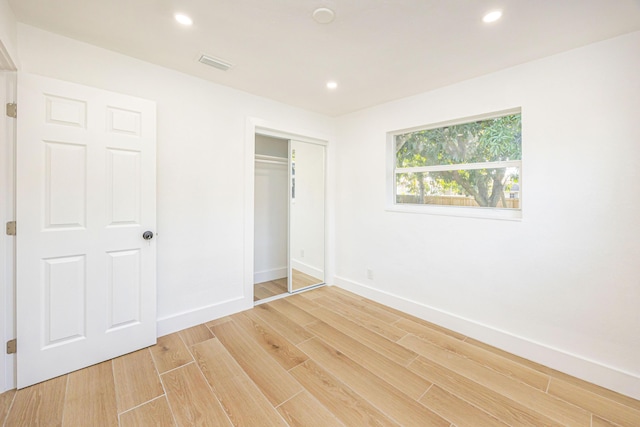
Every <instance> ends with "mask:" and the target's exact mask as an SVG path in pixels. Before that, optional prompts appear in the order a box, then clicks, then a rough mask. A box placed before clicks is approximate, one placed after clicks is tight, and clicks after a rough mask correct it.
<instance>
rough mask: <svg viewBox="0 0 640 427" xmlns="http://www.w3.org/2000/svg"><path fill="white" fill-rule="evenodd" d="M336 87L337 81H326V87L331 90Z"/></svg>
mask: <svg viewBox="0 0 640 427" xmlns="http://www.w3.org/2000/svg"><path fill="white" fill-rule="evenodd" d="M337 87H338V83H336V82H334V81H330V82H327V89H331V90H333V89H335V88H337Z"/></svg>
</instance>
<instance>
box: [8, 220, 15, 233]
mask: <svg viewBox="0 0 640 427" xmlns="http://www.w3.org/2000/svg"><path fill="white" fill-rule="evenodd" d="M15 235H16V222H15V221H9V222H7V236H15Z"/></svg>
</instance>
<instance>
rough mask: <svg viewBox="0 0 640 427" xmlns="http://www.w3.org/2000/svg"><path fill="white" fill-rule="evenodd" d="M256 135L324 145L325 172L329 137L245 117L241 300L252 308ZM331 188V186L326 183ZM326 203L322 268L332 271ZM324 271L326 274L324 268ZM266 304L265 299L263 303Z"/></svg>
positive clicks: (327, 206) (329, 145)
mask: <svg viewBox="0 0 640 427" xmlns="http://www.w3.org/2000/svg"><path fill="white" fill-rule="evenodd" d="M256 134H260V135H265V136H271V137H274V138H281V139H288V140H292V139H294V140H297V141H302V142H309V143H312V144H320V145H324V146H325V148H326V152H325V156H326V157H325V159H326V160H327V169H328V167H329V152H330V147H331V144H330V139H331V138H329V136H328V135H326V134H323V133H320V132H314V131H310V130H305V129H298V128H296V127H295V126H290V125H287V124H283V123H275V122H272V121H268V120H264V119H260V118H256V117H249V118H247V123H246V128H245V147H244V162H245V163H244V184H245V185H244V190H245V191H244V197H245V200H244V274H243V277H244V300H245V303H246V304H250V305H251V306H253V273H254V271H253V265H254V260H253V254H254V253H253V249H254V242H253V230H254V208H255V206H254V202H255V199H254V197H255V185H254V175H255V150H256V145H255V136H256ZM328 175H329V174H328V173H327V170H325V179H327V176H328ZM329 185H331V183H329ZM328 187H329V186H328V185H327V181H325V200H327V199H328V194H329V193H328V191H327V188H328ZM330 206H331V205H330V204H329V203H325V266H327V265H328V266H329V268H332V267H333V265H332V263H331V264H329V259H330V258H329V254H330V253H331V252H330V248H332V245H331V244H332V239H331V238H330V234H331V233H330V230H331V229H332V227H331V225H332V223H331V222H330V221H329V220H328V219H329V218H330V215H329V208H330ZM325 270H326V271H329V269H328V268H327V267H325ZM326 271H325V282H326V283H330V282H329V281H328V278H329V277H333V274H331V275H328V274H327V273H326ZM265 301H267V300H265Z"/></svg>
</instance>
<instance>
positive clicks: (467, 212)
mask: <svg viewBox="0 0 640 427" xmlns="http://www.w3.org/2000/svg"><path fill="white" fill-rule="evenodd" d="M520 203H522V200H521V202H520ZM385 211H387V212H399V213H413V214H422V215H424V214H427V215H443V216H458V217H463V218H478V219H498V220H507V221H521V220H522V209H501V208H482V207H472V206H440V205H414V204H409V203H394V204H387V206H386V207H385Z"/></svg>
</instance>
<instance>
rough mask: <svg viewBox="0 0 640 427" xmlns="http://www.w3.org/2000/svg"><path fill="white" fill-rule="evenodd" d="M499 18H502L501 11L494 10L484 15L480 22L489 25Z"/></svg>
mask: <svg viewBox="0 0 640 427" xmlns="http://www.w3.org/2000/svg"><path fill="white" fill-rule="evenodd" d="M500 18H502V11H501V10H494V11H493V12H489V13H487V14H486V15H484V17H483V18H482V20H483V21H484V22H487V23H489V22H496V21H497V20H498V19H500Z"/></svg>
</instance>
